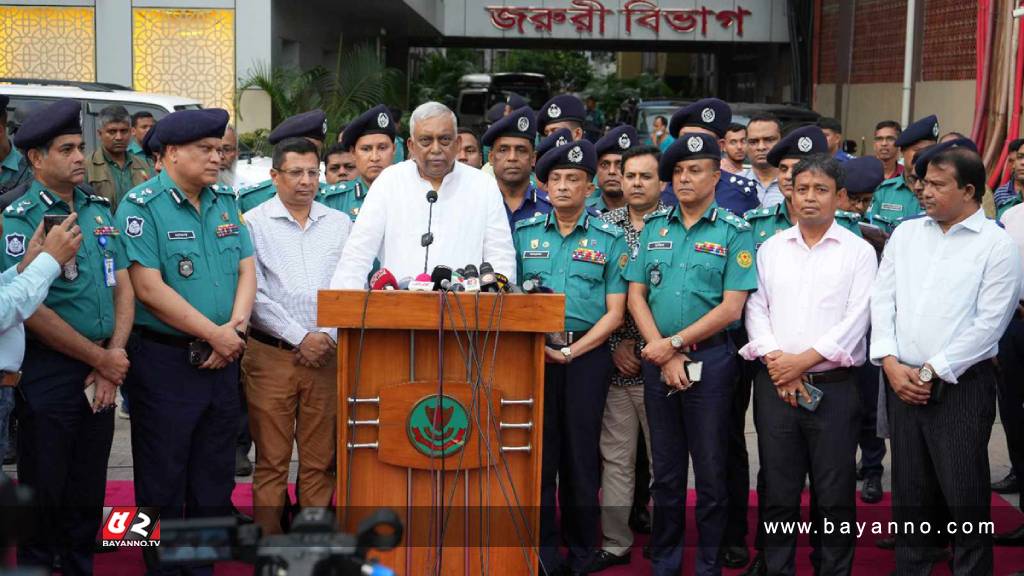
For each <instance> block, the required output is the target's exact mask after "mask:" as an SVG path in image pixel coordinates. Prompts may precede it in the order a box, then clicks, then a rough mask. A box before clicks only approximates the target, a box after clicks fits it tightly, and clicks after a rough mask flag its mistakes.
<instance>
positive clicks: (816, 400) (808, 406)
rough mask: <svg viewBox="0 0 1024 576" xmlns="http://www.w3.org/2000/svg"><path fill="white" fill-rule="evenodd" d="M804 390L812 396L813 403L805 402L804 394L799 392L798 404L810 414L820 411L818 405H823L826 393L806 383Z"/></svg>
mask: <svg viewBox="0 0 1024 576" xmlns="http://www.w3.org/2000/svg"><path fill="white" fill-rule="evenodd" d="M804 388H805V389H806V390H807V393H808V394H810V395H811V401H810V402H808V401H806V400H804V396H803V394H800V393H799V392H797V394H796V402H797V404H799V405H800V407H801V408H803V409H805V410H808V411H810V412H814V411H815V410H817V409H818V404H820V403H821V398H822V396H824V395H825V393H824V392H822V391H821V390H819V389H817V388H815V387H814V386H812V385H810V384H808V383H806V382H804Z"/></svg>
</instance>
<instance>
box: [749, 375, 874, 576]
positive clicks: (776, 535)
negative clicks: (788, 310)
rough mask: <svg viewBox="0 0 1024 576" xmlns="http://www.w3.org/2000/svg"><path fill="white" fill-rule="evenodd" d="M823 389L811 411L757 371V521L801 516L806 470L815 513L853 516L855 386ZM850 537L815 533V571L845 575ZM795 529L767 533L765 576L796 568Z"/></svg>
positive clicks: (846, 521) (838, 519) (849, 522)
mask: <svg viewBox="0 0 1024 576" xmlns="http://www.w3.org/2000/svg"><path fill="white" fill-rule="evenodd" d="M818 388H820V389H821V391H822V392H823V393H824V396H823V397H822V399H821V403H820V404H819V405H818V409H817V410H816V411H815V412H810V411H808V410H805V409H803V408H800V407H797V408H794V407H792V406H790V405H789V404H787V403H786V402H784V401H782V400H781V399H780V398H779V396H778V392H777V391H776V388H775V385H774V384H773V383H772V381H771V378H769V376H768V371H767V370H766V369H762V371H761V372H760V373H759V374H758V376H757V379H756V380H755V382H754V406H755V408H756V412H755V422H756V424H757V432H758V434H757V440H758V449H759V450H760V454H761V470H762V471H763V472H764V500H765V503H764V506H763V507H762V508H761V514H762V522H764V523H772V522H776V523H777V522H798V521H800V494H801V492H802V491H803V488H804V479H805V478H806V477H807V475H808V474H809V475H810V477H811V483H812V486H813V490H814V493H815V500H816V507H817V515H819V516H820V518H821V520H822V521H824V522H830V523H832V524H833V525H835V526H842V525H845V526H853V522H855V521H856V492H857V459H856V456H857V436H858V433H859V431H860V391H859V389H858V388H859V387H858V385H857V379H856V376H855V375H854V374H852V373H851V375H850V377H849V378H848V379H846V380H843V381H839V382H830V383H824V384H820V385H818ZM855 534H856V531H855V530H854V531H853V533H849V534H842V533H840V531H839V530H833V531H832V533H831V534H822V535H820V547H819V550H818V553H819V559H820V565H819V568H818V570H817V573H818V574H829V575H832V574H849V573H850V571H851V570H852V568H853V552H854V545H855V539H856V538H855ZM796 539H797V536H796V534H795V533H783V532H782V531H781V530H776V531H771V530H766V531H765V534H764V554H765V561H766V563H767V565H768V573H769V574H795V573H796Z"/></svg>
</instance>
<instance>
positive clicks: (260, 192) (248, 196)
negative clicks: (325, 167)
mask: <svg viewBox="0 0 1024 576" xmlns="http://www.w3.org/2000/svg"><path fill="white" fill-rule="evenodd" d="M221 135H222V136H223V134H221ZM326 137H327V114H326V113H325V112H324V111H323V110H321V109H319V108H317V109H316V110H310V111H309V112H303V113H302V114H296V115H295V116H292V117H291V118H288V119H287V120H285V121H284V122H281V123H280V124H278V125H277V128H274V130H273V131H271V132H270V136H268V137H267V142H270V145H271V146H273V145H275V144H277V143H278V142H280V141H281V140H284V139H285V138H306V139H308V140H309V141H310V142H312V143H313V144H315V145H316V148H317V150H322V149H323V145H324V138H326ZM274 194H277V190H276V189H275V188H274V183H273V182H271V181H270V179H269V178H268V179H266V180H264V181H263V182H260V183H259V184H255V185H253V186H247V187H245V188H241V189H239V190H238V203H239V205H240V206H241V207H242V212H248V211H249V210H252V209H253V208H255V207H257V206H259V205H260V204H263V203H264V202H266V201H267V200H270V199H271V198H273V197H274Z"/></svg>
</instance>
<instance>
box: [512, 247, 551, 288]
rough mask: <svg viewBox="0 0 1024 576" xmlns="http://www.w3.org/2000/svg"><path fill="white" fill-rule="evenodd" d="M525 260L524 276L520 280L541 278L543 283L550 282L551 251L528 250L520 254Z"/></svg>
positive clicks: (547, 283)
mask: <svg viewBox="0 0 1024 576" xmlns="http://www.w3.org/2000/svg"><path fill="white" fill-rule="evenodd" d="M520 258H522V261H523V277H522V278H520V279H519V281H520V282H524V281H526V280H529V279H530V278H540V280H541V284H544V285H545V286H547V285H549V284H550V281H549V280H550V277H551V253H550V252H549V251H547V250H527V251H525V252H523V253H522V254H521V255H520Z"/></svg>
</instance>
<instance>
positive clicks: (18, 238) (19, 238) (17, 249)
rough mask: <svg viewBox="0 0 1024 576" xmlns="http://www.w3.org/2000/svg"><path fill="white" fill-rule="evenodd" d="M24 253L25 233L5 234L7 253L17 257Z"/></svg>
mask: <svg viewBox="0 0 1024 576" xmlns="http://www.w3.org/2000/svg"><path fill="white" fill-rule="evenodd" d="M24 254H25V235H24V234H13V233H12V234H8V235H7V255H8V256H11V257H14V258H17V257H19V256H24Z"/></svg>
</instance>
